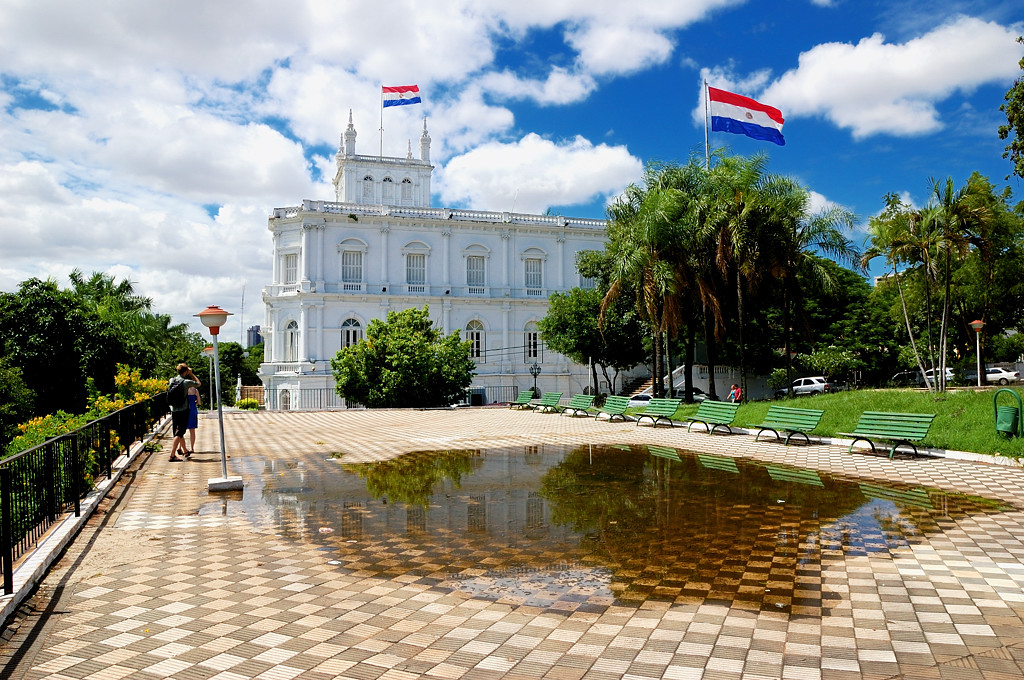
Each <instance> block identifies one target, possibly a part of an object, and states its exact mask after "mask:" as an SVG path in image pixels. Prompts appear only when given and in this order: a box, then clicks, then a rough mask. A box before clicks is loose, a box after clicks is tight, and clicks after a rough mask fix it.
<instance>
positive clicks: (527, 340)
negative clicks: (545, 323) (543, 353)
mask: <svg viewBox="0 0 1024 680" xmlns="http://www.w3.org/2000/svg"><path fill="white" fill-rule="evenodd" d="M523 350H524V351H523V359H524V360H525V361H526V363H528V364H532V363H533V362H534V361H537V360H538V359H539V358H540V332H539V331H538V330H537V324H536V323H534V322H533V321H531V322H530V323H528V324H526V328H525V329H523Z"/></svg>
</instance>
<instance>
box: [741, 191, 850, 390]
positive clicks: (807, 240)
mask: <svg viewBox="0 0 1024 680" xmlns="http://www.w3.org/2000/svg"><path fill="white" fill-rule="evenodd" d="M761 191H762V193H763V195H764V203H763V205H764V213H765V214H764V215H763V216H762V217H763V219H764V220H765V224H766V225H774V227H775V228H776V231H775V232H774V238H769V237H768V236H767V234H765V235H763V236H762V241H763V242H764V243H765V244H766V246H767V247H770V248H771V252H770V253H766V254H765V256H764V258H763V260H762V261H763V262H764V263H765V265H766V266H767V267H768V268H769V270H770V272H771V275H772V276H773V278H775V279H776V280H778V281H779V283H780V284H781V288H782V309H783V323H784V328H783V332H784V338H785V340H784V351H785V355H786V363H787V373H788V374H789V379H790V381H792V370H793V369H792V361H793V360H792V352H791V351H790V341H791V337H790V334H791V327H792V319H793V317H794V315H796V316H799V315H801V314H802V309H803V305H802V301H803V294H802V290H801V289H800V286H799V282H798V279H797V274H798V273H801V274H802V275H803V276H804V277H807V279H808V280H809V281H810V282H811V283H812V285H814V286H816V287H819V288H821V289H822V290H825V291H828V290H833V289H834V288H835V286H836V284H837V282H836V280H835V278H834V277H833V276H832V274H831V272H830V271H829V269H827V268H826V267H824V266H822V264H821V263H820V261H819V260H818V259H817V258H816V257H815V255H817V254H821V255H824V256H827V257H829V258H830V259H832V260H834V261H836V262H849V263H850V264H852V265H856V264H857V262H858V261H859V258H860V253H859V252H858V251H857V248H855V247H854V245H853V243H852V242H851V241H850V239H849V238H848V237H847V236H846V235H845V234H844V231H846V230H849V229H850V228H852V226H853V222H854V215H853V213H851V212H850V211H849V210H847V209H845V208H842V207H840V206H830V207H826V208H824V209H822V210H820V211H819V212H817V213H811V211H810V198H811V195H810V192H809V191H808V190H807V189H806V188H804V187H802V186H800V185H799V184H798V183H797V182H796V181H794V180H792V179H790V178H788V177H780V176H772V177H770V178H768V179H767V180H766V181H765V183H764V184H763V185H762V187H761Z"/></svg>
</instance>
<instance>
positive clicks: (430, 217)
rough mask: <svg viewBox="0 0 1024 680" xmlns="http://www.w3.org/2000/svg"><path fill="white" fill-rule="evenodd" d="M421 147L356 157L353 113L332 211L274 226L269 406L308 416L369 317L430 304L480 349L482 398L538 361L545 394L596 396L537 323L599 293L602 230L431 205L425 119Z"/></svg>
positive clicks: (308, 208)
mask: <svg viewBox="0 0 1024 680" xmlns="http://www.w3.org/2000/svg"><path fill="white" fill-rule="evenodd" d="M419 147H420V157H419V158H413V156H412V144H411V142H410V145H409V152H408V154H407V155H406V157H405V158H391V157H380V156H362V155H358V154H356V150H355V148H356V129H355V126H354V125H353V123H352V115H351V113H350V114H349V123H348V127H347V129H346V130H345V132H344V134H343V135H342V140H341V145H340V147H339V149H338V153H337V157H336V160H337V172H336V175H335V178H334V186H335V190H336V195H335V202H328V201H313V200H306V201H303V202H302V205H299V206H295V207H288V208H277V209H275V210H274V213H273V215H271V216H270V219H269V221H268V229H269V230H270V232H271V234H272V235H273V248H274V253H273V263H274V264H273V278H272V281H271V283H270V284H269V285H268V286H266V287H265V288H264V289H263V302H264V304H265V305H266V317H265V320H264V324H263V329H264V330H263V337H264V341H265V344H264V363H263V364H262V365H261V366H260V378H261V379H262V380H263V384H264V386H265V387H266V389H267V393H268V394H267V396H268V402H269V403H271V404H274V403H276V404H279V406H278V407H279V408H301V407H303V403H302V400H303V396H302V395H303V394H306V395H309V394H312V392H309V390H311V389H317V388H318V389H320V390H322V391H324V392H326V391H328V390H333V379H332V377H331V373H330V359H331V358H332V357H333V356H334V355H335V354H336V353H337V352H338V350H339V349H340V348H342V347H347V346H349V345H353V344H355V343H357V342H359V341H360V340H362V339H363V338H364V333H365V329H366V327H367V324H368V323H369V322H370V321H371V320H373V319H383V318H384V317H385V316H386V315H387V313H388V312H389V311H392V310H394V311H399V310H402V309H408V308H411V307H418V308H422V307H423V306H424V305H429V307H430V315H431V317H432V318H433V319H434V320H435V322H436V324H437V325H438V327H439V328H440V329H441V330H442V331H443V332H444V333H446V334H447V333H450V332H452V331H459V332H460V333H461V334H462V336H463V337H464V338H465V339H466V340H469V341H471V342H472V350H471V351H472V355H473V358H474V359H475V360H476V375H475V377H474V380H473V385H474V386H475V387H477V390H475V391H474V394H476V395H477V398H478V400H479V401H483V402H485V403H491V402H495V401H507V400H509V399H511V398H513V397H514V396H515V393H516V392H517V391H518V390H523V389H526V388H529V387H532V386H533V384H534V378H533V376H531V374H530V367H531V366H532V365H533V364H534V363H535V362H536V363H537V364H538V365H539V366H540V368H541V372H540V375H539V376H538V378H537V386H538V389H540V390H541V391H559V392H565V393H566V394H567V395H569V394H573V393H577V392H583V391H584V390H586V389H588V388H589V387H590V373H589V370H588V368H587V367H586V366H581V365H578V364H575V363H573V362H572V361H570V360H569V359H568V358H566V357H564V356H562V355H560V354H556V353H555V352H551V351H546V350H545V348H544V346H543V344H542V343H541V342H540V338H539V334H538V330H537V322H538V321H540V320H541V319H542V318H543V317H544V315H545V314H546V313H547V309H548V296H549V295H551V294H552V293H554V292H556V291H565V290H568V289H570V288H573V287H575V286H592V285H593V282H592V281H589V280H587V279H585V278H583V277H581V276H580V274H579V273H578V272H577V271H576V267H575V258H576V254H577V253H579V252H581V251H588V250H602V249H603V248H604V243H605V236H606V223H605V221H604V220H594V219H574V218H566V217H562V216H560V215H558V216H556V215H528V214H519V213H509V212H488V211H481V210H450V209H447V208H431V207H430V179H431V173H432V172H433V169H434V166H432V165H431V164H430V136H429V135H428V134H427V125H426V121H424V123H423V134H422V135H421V137H420V140H419ZM641 370H643V369H642V368H641ZM600 389H602V390H604V391H607V389H608V387H607V385H601V386H600ZM317 398H322V397H317Z"/></svg>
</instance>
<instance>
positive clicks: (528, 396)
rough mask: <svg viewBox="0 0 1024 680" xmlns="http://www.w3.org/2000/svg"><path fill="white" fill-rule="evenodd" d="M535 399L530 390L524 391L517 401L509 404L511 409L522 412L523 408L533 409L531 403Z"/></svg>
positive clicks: (517, 397)
mask: <svg viewBox="0 0 1024 680" xmlns="http://www.w3.org/2000/svg"><path fill="white" fill-rule="evenodd" d="M532 399H533V392H531V391H530V390H524V391H522V392H520V393H519V394H518V396H516V400H515V401H510V402H509V404H508V407H509V408H514V409H518V410H522V409H523V408H533V405H532V404H531V403H530V401H531V400H532Z"/></svg>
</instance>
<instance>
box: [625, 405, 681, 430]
mask: <svg viewBox="0 0 1024 680" xmlns="http://www.w3.org/2000/svg"><path fill="white" fill-rule="evenodd" d="M682 401H683V400H682V399H651V400H650V401H649V402H647V406H646V407H645V408H644V410H643V413H641V414H640V415H639V416H637V419H636V424H637V425H640V421H641V420H643V419H644V418H650V419H651V427H657V426H658V421H659V420H667V421H668V424H669V425H671V426H672V427H675V426H676V425H675V423H673V422H672V416H673V415H675V412H676V409H678V408H679V404H680V403H682Z"/></svg>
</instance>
